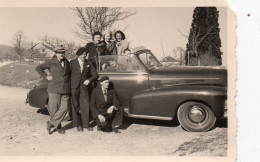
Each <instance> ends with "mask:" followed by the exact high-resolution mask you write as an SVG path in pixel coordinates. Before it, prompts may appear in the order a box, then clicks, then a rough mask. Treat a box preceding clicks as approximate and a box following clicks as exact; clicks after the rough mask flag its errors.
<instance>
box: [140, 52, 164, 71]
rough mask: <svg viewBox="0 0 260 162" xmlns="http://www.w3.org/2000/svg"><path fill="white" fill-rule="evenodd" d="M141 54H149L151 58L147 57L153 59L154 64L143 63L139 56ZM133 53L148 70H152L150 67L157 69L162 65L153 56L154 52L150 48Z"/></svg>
mask: <svg viewBox="0 0 260 162" xmlns="http://www.w3.org/2000/svg"><path fill="white" fill-rule="evenodd" d="M143 54H149V55H150V57H152V58H149V59H150V60H153V63H155V65H152V66H148V65H147V64H145V63H144V62H143V61H142V59H141V58H140V56H141V55H143ZM135 55H136V56H137V58H138V59H139V61H140V63H141V64H142V65H143V66H144V67H145V68H146V69H147V70H148V71H150V70H152V69H158V68H160V67H162V64H161V63H160V62H159V60H158V59H157V58H156V57H155V56H154V54H153V53H152V52H151V51H150V50H147V49H145V50H140V51H137V52H136V53H135Z"/></svg>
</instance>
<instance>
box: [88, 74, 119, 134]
mask: <svg viewBox="0 0 260 162" xmlns="http://www.w3.org/2000/svg"><path fill="white" fill-rule="evenodd" d="M99 83H100V84H99V85H98V86H97V87H96V88H95V89H94V90H93V92H92V94H91V102H90V107H91V112H92V116H93V119H95V121H96V123H97V130H98V131H100V130H102V128H103V129H106V128H108V127H111V126H112V127H111V128H112V130H113V131H114V132H115V133H121V132H120V131H119V130H118V127H119V126H121V125H122V121H123V108H122V107H121V104H120V103H119V101H118V99H117V97H116V94H115V92H114V91H113V90H112V89H109V77H108V76H102V77H101V78H100V80H99Z"/></svg>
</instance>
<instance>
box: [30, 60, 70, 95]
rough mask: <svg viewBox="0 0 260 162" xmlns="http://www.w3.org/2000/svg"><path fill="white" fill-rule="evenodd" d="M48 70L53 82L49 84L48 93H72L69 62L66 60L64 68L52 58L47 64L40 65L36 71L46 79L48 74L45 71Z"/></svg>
mask: <svg viewBox="0 0 260 162" xmlns="http://www.w3.org/2000/svg"><path fill="white" fill-rule="evenodd" d="M46 69H48V70H49V72H50V75H51V76H52V80H51V81H49V83H48V88H47V91H48V92H50V93H61V94H67V93H70V67H69V61H68V60H67V59H64V67H62V66H61V63H60V61H59V60H58V59H57V58H52V59H50V60H47V61H45V63H43V64H40V65H38V66H37V67H36V68H35V70H36V71H37V72H38V73H39V74H40V75H41V76H42V77H43V78H46V76H47V74H46V73H45V72H44V70H46Z"/></svg>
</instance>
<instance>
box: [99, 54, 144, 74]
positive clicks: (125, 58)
mask: <svg viewBox="0 0 260 162" xmlns="http://www.w3.org/2000/svg"><path fill="white" fill-rule="evenodd" d="M99 71H100V72H116V73H122V72H123V73H134V72H142V71H144V69H143V67H142V66H141V65H140V64H139V63H138V61H137V60H136V58H135V57H134V55H120V56H118V55H105V56H99Z"/></svg>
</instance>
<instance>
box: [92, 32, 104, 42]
mask: <svg viewBox="0 0 260 162" xmlns="http://www.w3.org/2000/svg"><path fill="white" fill-rule="evenodd" d="M95 35H100V37H102V34H101V33H100V32H99V31H96V32H94V33H93V34H92V40H94V37H95Z"/></svg>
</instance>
